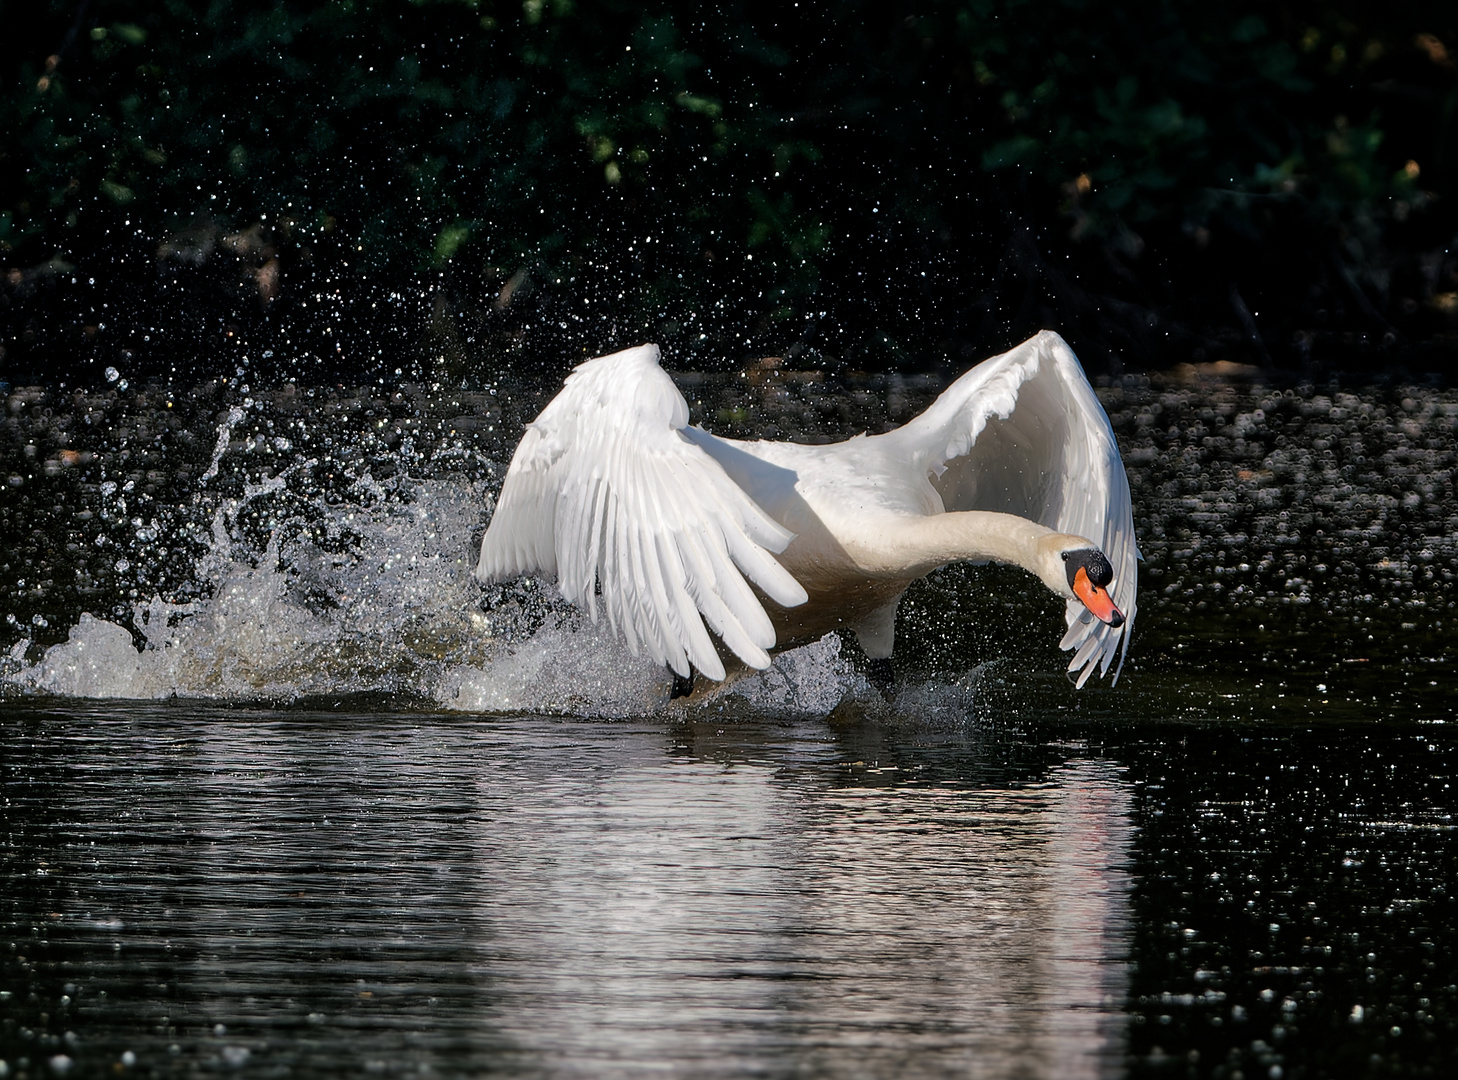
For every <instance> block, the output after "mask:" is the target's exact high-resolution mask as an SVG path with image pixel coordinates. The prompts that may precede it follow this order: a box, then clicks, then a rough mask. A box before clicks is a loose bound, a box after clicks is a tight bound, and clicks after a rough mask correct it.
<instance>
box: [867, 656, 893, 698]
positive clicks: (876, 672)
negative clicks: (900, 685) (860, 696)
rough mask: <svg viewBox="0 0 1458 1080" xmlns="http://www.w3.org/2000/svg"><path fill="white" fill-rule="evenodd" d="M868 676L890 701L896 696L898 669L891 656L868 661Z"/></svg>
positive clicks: (872, 683)
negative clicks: (892, 662)
mask: <svg viewBox="0 0 1458 1080" xmlns="http://www.w3.org/2000/svg"><path fill="white" fill-rule="evenodd" d="M866 678H867V679H869V680H870V681H871V685H872V686H874V687H875V688H876V689H877V690H879V691H881V696H882V697H884V698H885V699H886V700H887V701H890V700H891V699H892V698H893V697H895V696H896V669H895V668H894V667H892V666H891V658H890V657H889V656H886V657H882V658H881V659H879V660H869V661H867V662H866Z"/></svg>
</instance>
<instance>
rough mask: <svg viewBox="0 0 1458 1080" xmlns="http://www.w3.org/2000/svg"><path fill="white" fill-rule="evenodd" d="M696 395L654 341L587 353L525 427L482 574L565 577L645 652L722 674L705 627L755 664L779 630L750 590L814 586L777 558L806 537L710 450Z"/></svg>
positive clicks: (784, 596) (594, 613)
mask: <svg viewBox="0 0 1458 1080" xmlns="http://www.w3.org/2000/svg"><path fill="white" fill-rule="evenodd" d="M687 424H688V403H687V402H686V401H684V399H683V395H682V394H680V393H679V392H678V389H677V388H676V387H675V386H674V385H673V381H672V380H671V379H669V378H668V376H667V375H666V374H664V372H663V370H662V369H661V368H660V367H659V366H658V347H657V346H655V345H645V346H641V347H639V348H636V349H628V350H625V351H624V352H620V353H614V354H613V355H611V356H605V357H600V358H598V359H596V360H589V361H588V362H587V363H585V364H582V365H580V366H579V367H578V368H577V369H576V370H575V371H573V373H572V374H571V375H569V376H568V378H567V382H566V385H565V386H564V387H563V389H562V391H561V393H559V394H558V395H557V396H556V397H555V398H553V399H552V401H550V402H549V403H548V404H547V407H546V408H544V409H543V410H542V413H541V415H540V416H538V417H537V419H536V420H535V421H533V423H532V424H530V425H529V426H528V428H527V431H526V433H525V434H524V435H523V436H522V441H521V444H520V445H519V446H518V447H517V449H516V453H515V454H514V455H513V457H512V461H511V467H510V468H509V469H508V470H507V474H506V480H505V482H504V483H503V485H502V489H501V497H500V499H499V500H498V501H497V505H496V511H495V513H494V514H493V515H492V518H491V524H490V527H489V528H488V529H487V530H486V536H485V537H484V538H483V540H482V541H481V559H480V562H479V563H478V565H477V568H476V576H477V577H478V578H480V579H481V580H482V581H483V582H488V583H489V582H495V581H502V580H507V579H510V578H513V577H517V576H520V575H522V574H542V575H555V576H556V577H557V580H558V584H559V586H560V587H561V589H562V592H563V595H565V596H566V597H567V598H568V599H570V600H572V601H573V602H574V603H576V604H578V605H579V606H581V607H583V608H584V609H585V610H586V611H587V612H588V614H589V615H590V616H591V617H592V618H593V619H594V620H595V619H596V618H597V617H598V604H597V596H596V593H597V592H598V591H601V594H602V610H603V612H604V613H605V614H606V616H607V620H608V624H609V625H610V626H611V627H612V628H613V630H614V631H615V632H616V633H619V634H621V635H622V636H623V638H624V639H625V640H626V642H627V643H628V646H629V648H630V649H632V650H633V651H634V652H635V653H639V652H642V653H647V655H649V656H651V657H652V658H653V659H655V660H657V661H658V662H660V663H665V664H667V665H668V666H669V667H671V668H673V670H674V671H676V672H678V673H679V674H680V675H687V674H688V673H689V664H690V663H692V664H693V665H694V666H695V667H697V668H698V669H699V670H700V671H702V672H703V673H704V674H705V675H707V676H709V677H711V678H715V679H722V678H724V674H725V672H724V666H723V663H722V661H721V660H720V659H719V655H718V652H717V650H716V649H715V648H714V643H713V641H712V639H710V637H709V633H708V630H707V629H706V628H705V625H704V623H705V620H707V622H708V626H709V628H712V629H713V631H714V632H715V633H716V634H718V635H719V636H720V638H722V639H723V642H724V644H725V646H726V647H728V648H729V649H730V650H731V651H732V652H734V653H735V654H736V655H737V656H738V657H739V658H740V659H741V660H743V661H744V662H745V663H746V664H749V665H750V666H751V667H756V668H764V667H767V666H769V655H768V653H767V651H766V650H767V649H769V648H772V647H773V646H774V643H775V633H774V627H773V625H772V624H771V622H770V619H769V616H768V615H767V614H766V613H765V610H764V606H763V604H762V603H761V602H760V600H759V599H758V597H757V596H756V595H755V593H754V591H753V590H752V589H751V588H750V583H751V582H752V583H753V584H754V585H755V586H756V587H758V588H759V589H761V590H762V591H763V593H764V594H765V595H767V596H769V597H770V598H771V599H773V600H775V601H776V602H777V603H779V604H782V605H784V606H786V607H790V606H794V605H795V604H799V603H804V601H805V599H806V594H805V590H804V589H803V588H802V587H801V586H800V584H799V582H797V581H796V580H795V579H794V577H792V576H791V575H790V573H789V572H788V571H786V570H785V568H784V567H782V566H781V565H780V564H779V562H778V561H777V560H776V559H775V558H774V553H777V552H780V551H783V550H784V548H785V546H786V545H787V544H788V543H789V542H790V541H791V540H792V539H793V538H794V536H793V534H792V533H790V532H789V531H787V530H786V529H784V528H783V527H782V526H780V525H779V524H778V523H777V522H775V521H774V520H773V519H771V518H770V517H769V516H768V515H767V514H766V513H765V512H764V511H763V510H762V509H761V508H760V507H759V506H757V505H756V504H755V503H754V501H753V500H752V499H751V498H750V497H749V496H748V495H747V494H745V492H744V491H743V490H742V489H741V488H739V486H738V485H736V484H735V483H734V482H733V481H732V480H731V479H730V478H729V476H728V474H727V473H725V471H724V469H723V467H722V466H720V465H719V463H718V462H716V461H715V460H714V459H713V458H712V457H710V456H709V454H708V453H706V452H705V451H704V450H703V448H702V447H700V446H698V445H697V444H695V443H694V442H691V441H690V440H689V439H687V438H685V437H684V435H683V434H682V429H683V428H684V427H685V426H686V425H687Z"/></svg>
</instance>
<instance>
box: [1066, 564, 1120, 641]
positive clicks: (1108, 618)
mask: <svg viewBox="0 0 1458 1080" xmlns="http://www.w3.org/2000/svg"><path fill="white" fill-rule="evenodd" d="M1073 595H1074V596H1076V597H1078V598H1079V599H1080V600H1081V601H1083V606H1084V607H1086V608H1088V609H1089V610H1090V611H1092V612H1093V613H1094V617H1095V618H1097V619H1098V620H1099V621H1100V622H1106V623H1108V624H1109V625H1110V626H1113V627H1120V626H1123V625H1124V613H1123V612H1122V611H1120V610H1119V609H1118V608H1116V607H1115V606H1114V600H1113V598H1112V597H1111V596H1109V591H1108V590H1107V589H1103V588H1100V587H1099V586H1097V585H1095V584H1094V583H1093V582H1092V581H1090V580H1089V578H1088V571H1087V570H1085V569H1084V568H1083V567H1081V566H1080V567H1079V568H1078V572H1077V573H1076V574H1074V575H1073Z"/></svg>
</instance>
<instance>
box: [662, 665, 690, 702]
mask: <svg viewBox="0 0 1458 1080" xmlns="http://www.w3.org/2000/svg"><path fill="white" fill-rule="evenodd" d="M668 673H669V674H670V675H672V676H673V689H672V690H670V691H669V692H668V700H669V701H677V700H678V699H679V698H681V697H688V696H689V695H690V694H692V693H693V692H694V669H693V668H689V673H688V674H687V675H680V674H679V673H678V672H676V671H674V670H673V668H669V669H668Z"/></svg>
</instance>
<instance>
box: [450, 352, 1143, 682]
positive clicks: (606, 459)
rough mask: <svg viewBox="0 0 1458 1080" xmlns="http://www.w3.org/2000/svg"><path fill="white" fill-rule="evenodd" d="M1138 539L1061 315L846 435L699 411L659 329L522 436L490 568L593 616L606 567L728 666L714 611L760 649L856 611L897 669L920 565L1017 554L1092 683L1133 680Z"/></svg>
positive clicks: (873, 652)
mask: <svg viewBox="0 0 1458 1080" xmlns="http://www.w3.org/2000/svg"><path fill="white" fill-rule="evenodd" d="M1138 558H1139V554H1138V551H1137V550H1136V548H1135V541H1134V518H1133V511H1132V507H1131V504H1130V499H1129V481H1128V478H1127V477H1126V476H1125V474H1124V467H1123V464H1122V463H1121V462H1120V459H1119V451H1118V447H1117V445H1116V444H1115V441H1114V433H1113V430H1112V428H1110V426H1109V420H1108V417H1107V415H1106V414H1105V413H1104V410H1103V408H1102V407H1101V406H1100V405H1099V403H1098V399H1097V398H1096V397H1095V396H1094V392H1093V389H1092V387H1090V386H1089V384H1088V380H1087V379H1086V378H1085V377H1084V374H1083V370H1082V368H1081V367H1080V366H1079V363H1078V360H1077V359H1076V358H1075V357H1074V355H1073V353H1072V351H1071V350H1070V349H1069V348H1068V345H1067V344H1066V343H1065V342H1064V341H1063V339H1062V338H1061V337H1059V336H1058V335H1057V334H1055V333H1052V332H1048V331H1045V332H1043V333H1041V334H1039V335H1038V336H1036V337H1034V338H1032V339H1030V340H1028V341H1025V342H1024V343H1023V344H1021V345H1019V346H1018V347H1017V348H1015V349H1013V350H1011V351H1010V352H1006V353H1004V354H1002V355H1001V356H997V357H993V358H992V359H990V360H987V361H985V362H984V363H982V364H979V365H978V366H977V367H975V368H973V369H972V370H971V371H969V372H967V374H965V375H963V376H962V377H961V378H960V379H958V380H957V381H956V382H955V383H953V384H952V385H951V386H950V387H948V388H947V390H946V391H945V392H944V393H943V394H942V395H941V397H939V398H938V399H937V400H936V402H935V403H933V404H932V406H931V407H930V408H929V409H927V411H926V412H924V413H923V414H922V415H921V416H918V417H917V418H916V419H915V420H912V421H911V422H910V423H908V424H906V425H905V426H904V427H901V428H899V429H897V430H895V431H890V432H887V433H886V434H884V435H876V436H870V437H867V436H865V435H860V436H857V437H855V438H853V439H849V440H847V441H846V442H842V443H836V444H834V445H830V446H802V445H799V444H796V443H778V442H763V441H760V442H741V441H738V440H734V439H721V438H718V437H716V436H714V435H711V434H709V433H708V432H707V431H704V430H702V429H701V428H696V427H689V426H688V405H687V403H686V402H685V401H684V399H683V395H682V394H680V393H679V392H678V389H677V388H676V387H675V386H674V385H673V382H672V380H670V379H669V377H668V376H667V375H666V374H665V373H664V371H663V370H662V368H660V367H659V366H658V347H657V346H656V345H643V346H639V347H638V348H635V349H626V350H624V351H623V352H618V353H613V354H612V355H611V356H604V357H600V358H599V359H596V360H589V361H587V362H586V363H584V364H582V365H581V366H579V367H578V368H577V369H576V370H575V371H573V372H572V374H570V375H569V376H568V377H567V382H566V385H565V386H564V387H563V389H562V391H561V393H559V394H558V395H557V396H556V397H555V398H554V399H553V400H552V401H551V402H550V403H548V405H547V407H546V408H545V409H543V410H542V413H541V415H540V416H538V417H537V419H536V420H535V422H533V423H532V424H530V425H528V427H527V430H526V433H525V434H524V435H523V436H522V440H521V444H520V445H519V446H518V447H517V450H516V454H515V455H514V456H513V458H512V461H511V468H510V469H509V471H508V472H507V474H506V480H505V482H504V484H503V485H502V489H501V497H500V499H499V501H498V503H497V505H496V510H495V513H494V514H493V516H492V518H491V523H490V527H489V528H488V529H487V530H486V535H485V537H484V539H483V540H482V542H481V561H480V563H479V565H478V566H477V568H476V576H477V577H478V578H480V580H481V581H483V582H486V583H491V582H497V581H503V580H508V579H511V578H514V577H518V576H520V575H523V574H541V575H545V576H551V575H555V576H556V578H557V582H558V585H559V587H560V588H561V591H562V593H563V595H565V596H566V597H568V598H569V599H570V600H572V601H574V602H576V603H577V604H579V605H580V606H582V607H584V608H586V609H587V611H588V612H589V613H590V614H591V616H592V618H593V619H594V620H596V618H597V614H598V608H597V597H596V593H597V591H598V589H599V588H600V591H601V596H602V602H603V607H604V608H605V609H606V611H607V617H608V621H609V622H610V623H611V624H612V626H613V627H614V628H615V630H617V631H618V632H620V633H621V634H622V635H623V636H624V637H625V638H626V639H627V643H628V645H629V647H630V648H631V649H632V650H633V652H634V653H638V652H640V651H646V652H647V653H648V654H649V655H650V656H652V657H653V658H654V659H655V660H657V661H658V662H660V663H663V664H666V665H668V666H669V667H671V668H672V669H673V670H674V671H675V672H677V673H678V675H679V676H681V677H690V667H689V665H690V664H692V665H693V666H694V667H695V668H697V669H698V670H699V671H701V672H703V673H704V674H705V675H707V676H709V677H710V678H713V679H723V678H724V677H725V669H724V664H723V660H722V659H721V657H720V655H719V652H718V650H717V649H716V648H715V645H714V642H713V640H712V639H711V638H710V637H709V634H708V633H707V631H706V630H705V628H704V621H705V620H707V622H708V624H709V626H710V627H711V628H712V629H713V630H714V632H715V633H716V634H717V635H718V636H719V638H720V639H721V640H722V642H723V644H724V646H725V647H726V648H727V649H728V650H729V651H730V652H732V653H733V654H734V655H735V656H737V657H739V659H740V660H742V661H743V662H744V663H746V664H748V665H749V666H750V667H754V668H764V667H767V666H768V665H769V662H770V659H769V650H771V649H773V648H775V647H776V646H779V647H785V646H788V645H791V644H795V643H800V642H804V641H807V640H813V639H815V638H818V637H820V636H822V635H824V634H825V633H827V632H829V631H831V630H834V629H838V628H850V629H852V630H854V631H855V633H856V635H857V637H858V638H859V640H860V643H861V645H862V647H863V648H864V649H865V651H866V654H867V655H868V656H869V657H871V658H872V660H873V662H878V661H879V662H881V663H882V664H884V665H885V666H884V673H885V674H889V658H890V656H891V650H892V643H893V639H894V633H895V622H896V607H897V604H898V602H899V601H900V599H901V595H902V593H904V592H905V591H906V588H907V586H908V585H910V584H911V583H912V582H913V581H915V580H916V579H917V578H919V577H922V576H924V575H925V574H927V573H929V572H930V571H932V570H934V569H936V568H937V567H939V566H943V565H945V564H947V563H951V562H959V561H968V562H987V561H995V562H1004V563H1012V564H1014V565H1016V566H1021V567H1023V568H1025V569H1027V570H1030V571H1032V573H1034V574H1035V575H1036V576H1037V577H1038V578H1039V580H1041V581H1042V582H1043V584H1044V585H1046V586H1047V587H1048V588H1049V589H1051V590H1052V591H1053V592H1055V593H1057V594H1058V595H1059V596H1062V597H1064V598H1065V599H1066V600H1067V601H1068V604H1067V609H1066V619H1067V623H1068V631H1067V633H1066V634H1064V636H1063V640H1062V642H1061V645H1062V647H1063V648H1064V649H1072V650H1074V655H1073V659H1072V660H1071V661H1070V662H1069V665H1068V669H1069V670H1070V671H1074V670H1078V671H1079V675H1078V685H1079V686H1080V687H1081V686H1083V684H1084V683H1085V682H1086V681H1087V680H1088V678H1089V676H1090V675H1091V674H1092V673H1093V671H1094V669H1095V668H1098V669H1099V671H1100V672H1101V673H1105V672H1107V671H1108V670H1109V667H1110V665H1111V664H1113V662H1114V660H1115V656H1116V654H1117V655H1118V661H1119V662H1118V666H1116V667H1115V668H1114V681H1115V682H1117V681H1118V677H1119V671H1120V669H1121V668H1122V667H1123V662H1124V655H1125V654H1127V652H1128V648H1129V635H1130V632H1131V630H1132V629H1133V625H1134V614H1135V611H1136V603H1135V590H1136V584H1137V576H1138V569H1137V566H1136V560H1137V559H1138ZM751 586H753V587H751ZM756 590H757V591H756ZM701 615H702V618H700V616H701ZM1121 641H1122V650H1121V648H1120V643H1121Z"/></svg>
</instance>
